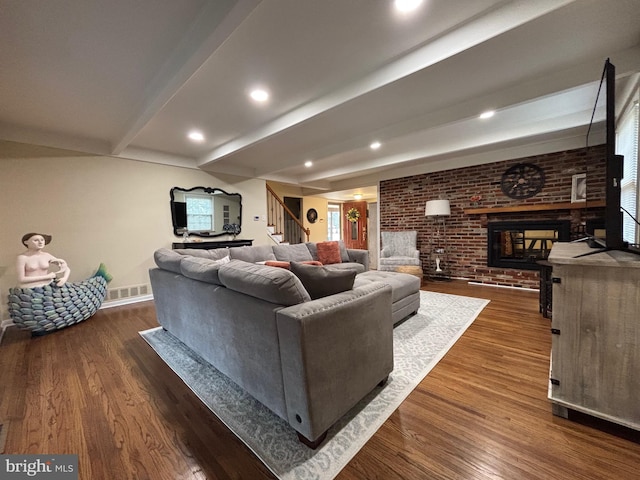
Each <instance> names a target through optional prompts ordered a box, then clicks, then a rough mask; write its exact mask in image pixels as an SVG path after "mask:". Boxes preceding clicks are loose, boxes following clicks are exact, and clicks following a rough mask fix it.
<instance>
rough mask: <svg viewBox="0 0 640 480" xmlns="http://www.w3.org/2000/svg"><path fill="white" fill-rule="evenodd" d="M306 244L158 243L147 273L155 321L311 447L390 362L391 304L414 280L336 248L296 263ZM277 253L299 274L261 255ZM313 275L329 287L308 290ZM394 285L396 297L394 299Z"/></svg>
mask: <svg viewBox="0 0 640 480" xmlns="http://www.w3.org/2000/svg"><path fill="white" fill-rule="evenodd" d="M314 246H315V244H298V245H286V246H285V245H278V246H255V247H235V248H230V249H215V250H197V249H188V250H168V249H160V250H158V251H156V252H155V254H154V258H155V261H156V264H157V268H153V269H151V270H150V272H149V274H150V279H151V286H152V289H153V295H154V299H155V304H156V311H157V316H158V322H159V323H160V325H161V326H162V327H163V328H164V329H165V330H167V331H168V332H170V333H171V334H172V335H174V336H175V337H177V338H178V339H179V340H181V341H182V342H183V343H185V344H186V345H187V346H188V347H190V348H191V349H192V350H194V351H195V352H196V353H198V354H199V355H200V356H201V357H202V358H203V359H204V360H206V361H207V362H209V363H211V364H212V365H213V366H214V367H216V368H217V369H218V370H219V371H221V372H222V373H224V374H225V375H227V376H228V377H229V378H230V379H231V380H233V381H234V382H235V383H237V384H238V385H239V386H240V387H242V388H243V389H245V390H246V391H247V392H248V393H249V394H251V395H252V396H253V397H254V398H256V399H257V400H258V401H260V402H261V403H263V404H264V405H265V406H267V407H268V408H269V409H270V410H272V411H273V412H274V413H275V414H277V415H279V416H280V417H282V418H283V419H284V420H286V421H287V422H288V423H289V424H290V425H291V427H293V429H295V430H296V431H297V432H298V437H299V438H300V440H301V441H303V442H304V443H305V444H307V445H308V446H310V447H312V448H315V447H317V445H319V444H320V443H321V442H322V441H323V440H324V438H325V436H326V432H327V430H328V428H329V427H330V426H331V425H333V424H334V423H335V422H336V421H337V420H338V419H339V418H340V417H342V416H343V415H344V414H345V413H347V412H348V411H349V410H350V409H351V408H352V407H353V406H354V405H355V404H356V403H358V401H359V400H361V399H362V398H363V397H364V396H365V395H367V394H368V393H369V392H370V391H371V390H373V389H374V388H376V385H379V384H382V383H384V381H385V380H386V378H387V377H388V375H389V373H390V372H391V371H392V369H393V336H392V329H393V324H394V323H396V320H394V318H395V317H394V311H393V305H392V304H393V303H398V302H400V304H401V305H400V304H398V305H396V312H395V313H396V317H397V315H399V314H404V313H405V311H406V309H407V305H406V303H407V297H412V296H413V297H415V295H417V293H416V292H415V291H414V290H418V289H419V281H418V280H417V278H415V277H412V276H411V275H406V274H395V273H389V272H380V273H384V274H387V275H391V276H396V275H399V276H400V277H396V278H395V279H394V280H395V281H396V284H395V286H392V285H391V283H390V282H386V283H385V282H384V281H381V279H376V278H373V277H371V275H370V274H374V275H375V274H376V272H368V271H367V270H368V252H367V251H364V250H347V249H344V248H341V254H343V255H344V256H343V258H344V259H345V260H346V261H343V262H340V263H337V264H333V265H330V266H327V267H316V266H314V267H311V266H307V265H304V264H302V263H299V262H310V261H313V260H314V253H313V252H314ZM303 248H304V249H305V250H303ZM284 261H288V262H293V263H292V265H291V268H293V269H294V270H295V271H297V272H298V275H296V274H294V273H292V271H290V270H288V269H286V268H277V267H274V266H269V265H266V264H263V263H264V262H269V263H270V262H284ZM310 269H311V270H310ZM319 274H322V275H328V276H330V278H328V279H326V278H325V279H324V280H323V284H322V286H323V287H327V288H329V290H331V291H329V292H328V293H329V294H327V292H323V293H320V294H318V293H316V295H315V296H318V295H325V296H321V297H320V298H315V299H312V296H314V295H312V294H310V292H317V288H315V287H317V285H315V286H314V285H313V282H315V281H316V280H315V277H316V276H317V275H319ZM307 277H309V278H307ZM368 277H370V278H368ZM301 278H302V279H304V282H305V283H306V284H307V287H305V284H303V281H302V280H301ZM382 280H383V279H382ZM399 280H400V281H399ZM414 280H415V281H416V282H418V285H417V287H416V285H415V282H414ZM398 281H399V283H398ZM350 282H353V283H352V285H353V286H351V284H350ZM345 284H346V286H345ZM402 285H404V287H405V288H404V290H403V291H402V292H400V290H402V288H400V287H401V286H402ZM407 285H411V287H410V288H409V287H407ZM347 287H348V288H347ZM345 288H346V290H345ZM394 290H395V291H396V297H399V296H400V295H402V296H403V297H402V298H396V299H395V300H394V298H393V295H394ZM408 290H411V292H409V291H408ZM414 304H415V299H414ZM417 305H418V306H419V295H418V304H417ZM410 309H413V310H414V311H415V310H417V306H416V305H412V306H411V307H410ZM410 313H411V312H410ZM405 316H406V315H405Z"/></svg>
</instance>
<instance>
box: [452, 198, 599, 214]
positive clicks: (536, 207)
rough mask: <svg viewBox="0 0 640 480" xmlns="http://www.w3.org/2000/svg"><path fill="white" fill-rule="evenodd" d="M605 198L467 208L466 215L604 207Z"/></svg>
mask: <svg viewBox="0 0 640 480" xmlns="http://www.w3.org/2000/svg"><path fill="white" fill-rule="evenodd" d="M604 206H605V201H604V200H594V201H591V202H587V203H586V204H585V203H584V202H576V203H571V202H560V203H529V204H526V205H512V206H508V207H485V208H465V209H464V213H465V215H482V214H488V213H514V212H540V211H544V210H578V209H583V208H599V207H604Z"/></svg>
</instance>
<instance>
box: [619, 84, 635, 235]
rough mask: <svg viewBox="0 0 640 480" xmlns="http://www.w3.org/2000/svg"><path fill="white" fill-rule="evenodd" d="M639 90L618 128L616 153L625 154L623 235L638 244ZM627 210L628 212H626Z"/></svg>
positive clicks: (622, 190) (622, 204) (622, 188)
mask: <svg viewBox="0 0 640 480" xmlns="http://www.w3.org/2000/svg"><path fill="white" fill-rule="evenodd" d="M638 110H639V108H638V92H636V96H635V100H634V101H632V102H631V105H630V108H628V109H627V110H626V111H625V112H624V114H623V115H622V116H621V117H620V121H619V122H618V128H617V129H616V134H617V138H616V153H618V154H620V155H624V162H623V168H624V171H623V176H622V181H621V182H620V188H621V194H620V205H621V206H622V208H623V209H624V210H623V214H622V219H623V221H622V236H623V239H624V240H625V241H627V242H629V243H630V244H638V243H640V241H639V232H638V226H637V224H636V222H635V220H634V219H637V218H638V135H639V128H640V118H639V117H640V112H639V111H638ZM625 210H626V212H625Z"/></svg>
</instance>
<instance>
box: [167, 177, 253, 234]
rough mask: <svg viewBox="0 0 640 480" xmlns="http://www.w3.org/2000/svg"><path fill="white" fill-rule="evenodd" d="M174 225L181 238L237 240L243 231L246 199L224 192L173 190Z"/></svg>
mask: <svg viewBox="0 0 640 480" xmlns="http://www.w3.org/2000/svg"><path fill="white" fill-rule="evenodd" d="M170 195H171V202H170V206H171V221H172V223H173V233H174V234H175V235H177V236H182V235H184V233H185V232H188V234H189V235H193V236H196V237H205V238H211V237H219V236H222V235H233V236H236V235H238V234H239V233H240V231H241V227H242V195H240V194H239V193H228V192H225V191H224V190H222V189H220V188H210V187H193V188H188V189H187V188H180V187H173V188H172V189H171V191H170Z"/></svg>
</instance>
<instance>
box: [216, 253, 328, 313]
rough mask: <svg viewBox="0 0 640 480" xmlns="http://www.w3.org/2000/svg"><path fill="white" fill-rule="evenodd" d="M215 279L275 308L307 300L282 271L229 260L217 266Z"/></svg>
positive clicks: (301, 288)
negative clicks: (274, 304)
mask: <svg viewBox="0 0 640 480" xmlns="http://www.w3.org/2000/svg"><path fill="white" fill-rule="evenodd" d="M232 250H233V249H232ZM316 268H319V267H316ZM218 276H219V278H220V282H221V283H222V285H224V286H225V287H227V288H230V289H232V290H235V291H237V292H240V293H244V294H246V295H250V296H252V297H256V298H260V299H262V300H265V301H267V302H271V303H276V304H278V305H285V306H290V305H297V304H299V303H302V302H308V301H309V300H311V297H310V296H309V294H308V293H307V291H306V290H305V288H304V286H303V285H302V282H300V280H299V279H298V277H296V276H295V275H294V274H293V273H291V272H290V271H289V270H287V269H284V268H273V267H267V266H266V265H257V264H255V263H247V262H244V261H241V260H231V261H230V262H229V263H227V264H225V265H222V266H221V267H220V269H219V270H218Z"/></svg>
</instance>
